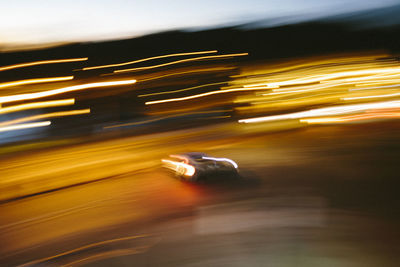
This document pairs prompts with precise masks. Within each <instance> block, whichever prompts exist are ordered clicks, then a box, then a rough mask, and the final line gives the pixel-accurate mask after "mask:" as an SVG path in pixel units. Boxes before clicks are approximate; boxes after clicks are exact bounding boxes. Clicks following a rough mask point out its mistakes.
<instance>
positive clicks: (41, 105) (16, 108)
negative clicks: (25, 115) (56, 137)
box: [0, 98, 75, 114]
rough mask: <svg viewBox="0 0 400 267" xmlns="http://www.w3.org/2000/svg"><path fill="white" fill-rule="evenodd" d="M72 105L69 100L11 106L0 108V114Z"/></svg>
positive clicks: (71, 101)
mask: <svg viewBox="0 0 400 267" xmlns="http://www.w3.org/2000/svg"><path fill="white" fill-rule="evenodd" d="M74 103H75V99H74V98H70V99H61V100H53V101H43V102H36V103H28V104H21V105H16V106H11V107H5V108H0V114H6V113H10V112H17V111H21V110H28V109H36V108H47V107H58V106H67V105H73V104H74Z"/></svg>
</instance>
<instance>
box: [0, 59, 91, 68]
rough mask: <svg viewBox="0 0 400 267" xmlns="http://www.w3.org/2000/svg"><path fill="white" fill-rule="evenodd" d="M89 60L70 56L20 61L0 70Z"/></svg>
mask: <svg viewBox="0 0 400 267" xmlns="http://www.w3.org/2000/svg"><path fill="white" fill-rule="evenodd" d="M86 60H88V58H87V57H84V58H68V59H50V60H41V61H34V62H27V63H19V64H14V65H8V66H4V67H0V71H5V70H11V69H18V68H24V67H30V66H36V65H45V64H55V63H67V62H77V61H86Z"/></svg>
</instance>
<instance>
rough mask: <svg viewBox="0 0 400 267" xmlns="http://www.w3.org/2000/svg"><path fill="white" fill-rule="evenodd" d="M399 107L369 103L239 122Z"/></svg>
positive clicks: (390, 103) (394, 103) (382, 103)
mask: <svg viewBox="0 0 400 267" xmlns="http://www.w3.org/2000/svg"><path fill="white" fill-rule="evenodd" d="M399 107H400V101H386V102H378V103H368V104H355V105H343V106H335V107H328V108H318V109H311V110H307V111H301V112H295V113H289V114H282V115H274V116H265V117H258V118H250V119H242V120H239V122H240V123H257V122H266V121H276V120H287V119H300V118H306V117H307V118H308V117H317V116H329V115H339V114H346V113H352V112H359V111H364V110H367V109H384V108H399Z"/></svg>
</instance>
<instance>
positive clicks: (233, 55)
mask: <svg viewBox="0 0 400 267" xmlns="http://www.w3.org/2000/svg"><path fill="white" fill-rule="evenodd" d="M247 55H248V53H238V54H226V55H215V56H203V57H195V58H186V59H181V60H177V61H172V62H168V63H164V64H159V65H153V66H147V67H138V68H131V69H123V70H115V71H113V73H123V72H130V71H138V70H148V69H154V68H160V67H164V66H169V65H174V64H179V63H184V62H191V61H198V60H203V59H214V58H224V57H239V56H247Z"/></svg>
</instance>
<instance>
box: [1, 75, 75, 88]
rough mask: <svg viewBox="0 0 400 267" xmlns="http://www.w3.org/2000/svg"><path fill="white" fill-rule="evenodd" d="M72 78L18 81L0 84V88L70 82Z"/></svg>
mask: <svg viewBox="0 0 400 267" xmlns="http://www.w3.org/2000/svg"><path fill="white" fill-rule="evenodd" d="M73 78H74V76H65V77H52V78H38V79H27V80H19V81H14V82H6V83H0V88H6V87H12V86H18V85H26V84H36V83H49V82H60V81H69V80H72V79H73Z"/></svg>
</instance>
